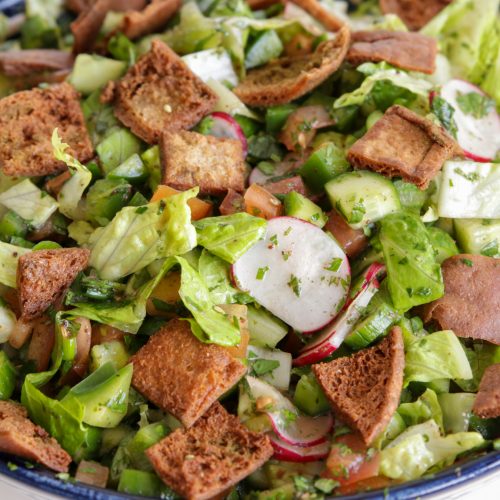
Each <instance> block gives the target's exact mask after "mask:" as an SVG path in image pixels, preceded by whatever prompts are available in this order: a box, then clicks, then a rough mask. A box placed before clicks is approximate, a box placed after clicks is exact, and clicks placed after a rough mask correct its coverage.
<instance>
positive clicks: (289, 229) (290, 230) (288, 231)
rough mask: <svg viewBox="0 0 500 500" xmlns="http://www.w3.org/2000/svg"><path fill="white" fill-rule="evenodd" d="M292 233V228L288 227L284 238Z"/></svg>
mask: <svg viewBox="0 0 500 500" xmlns="http://www.w3.org/2000/svg"><path fill="white" fill-rule="evenodd" d="M291 232H292V227H291V226H290V227H288V228H287V229H286V231H285V232H284V233H283V235H284V236H288V235H289V234H290V233H291Z"/></svg>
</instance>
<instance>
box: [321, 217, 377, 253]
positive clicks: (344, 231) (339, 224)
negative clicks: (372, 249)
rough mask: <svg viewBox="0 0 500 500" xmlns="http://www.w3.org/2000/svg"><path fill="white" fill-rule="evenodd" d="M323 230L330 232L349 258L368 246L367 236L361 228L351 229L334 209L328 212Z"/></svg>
mask: <svg viewBox="0 0 500 500" xmlns="http://www.w3.org/2000/svg"><path fill="white" fill-rule="evenodd" d="M324 230H325V231H330V233H332V235H333V237H334V238H335V239H336V240H337V242H338V244H339V245H340V246H341V247H342V249H343V250H344V252H345V253H346V255H347V256H348V257H349V258H351V259H352V258H354V257H356V256H358V255H359V254H360V253H361V252H362V251H363V250H364V249H365V248H366V247H367V246H368V238H367V237H366V236H365V233H364V232H363V230H362V229H353V228H352V227H351V226H349V224H347V222H346V221H345V220H344V218H343V217H342V216H341V215H340V214H339V213H338V212H337V211H336V210H332V211H331V212H329V213H328V222H327V223H326V225H325V227H324Z"/></svg>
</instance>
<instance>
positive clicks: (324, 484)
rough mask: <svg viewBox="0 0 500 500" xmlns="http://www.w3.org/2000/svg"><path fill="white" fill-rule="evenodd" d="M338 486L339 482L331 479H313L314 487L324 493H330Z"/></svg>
mask: <svg viewBox="0 0 500 500" xmlns="http://www.w3.org/2000/svg"><path fill="white" fill-rule="evenodd" d="M338 486H340V483H339V482H338V481H334V480H333V479H326V478H321V479H316V481H314V487H315V488H316V489H317V490H319V491H321V492H322V493H325V494H328V493H331V492H332V491H333V490H334V489H335V488H337V487H338Z"/></svg>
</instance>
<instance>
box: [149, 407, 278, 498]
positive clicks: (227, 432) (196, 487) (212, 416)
mask: <svg viewBox="0 0 500 500" xmlns="http://www.w3.org/2000/svg"><path fill="white" fill-rule="evenodd" d="M272 454H273V447H272V446H271V442H270V441H269V438H268V437H267V436H266V435H264V434H258V433H256V432H251V431H249V430H248V429H247V428H246V427H244V426H243V425H242V424H241V422H240V420H239V419H238V417H235V416H233V415H231V414H229V413H228V412H227V411H226V410H225V409H224V408H223V407H222V406H221V405H220V404H219V403H217V402H216V403H214V404H213V405H212V406H211V408H210V409H209V410H208V411H207V412H206V413H205V414H204V415H203V416H202V417H201V418H200V419H199V420H198V421H197V422H196V424H194V425H193V427H191V428H190V429H188V430H183V429H177V430H176V431H174V432H173V433H172V434H170V435H169V436H167V437H166V438H165V439H163V440H162V441H160V442H159V443H157V444H155V445H153V446H152V447H151V448H148V449H147V450H146V455H147V457H148V458H149V460H150V461H151V463H152V464H153V467H154V469H155V471H156V472H157V474H158V475H159V476H160V477H161V479H162V480H163V481H164V482H165V483H166V484H167V485H168V486H170V487H171V488H172V489H173V490H174V491H176V492H177V493H179V494H180V495H182V496H183V497H184V498H187V499H196V500H204V499H209V498H214V497H216V496H217V495H219V494H221V493H223V492H224V491H226V490H227V489H228V488H230V487H231V486H233V485H235V484H237V483H238V482H239V481H241V480H242V479H244V478H245V477H247V476H248V475H250V474H251V473H252V472H254V471H255V470H256V469H258V468H259V467H260V466H261V465H263V464H264V463H265V462H266V461H267V460H269V459H270V458H271V456H272Z"/></svg>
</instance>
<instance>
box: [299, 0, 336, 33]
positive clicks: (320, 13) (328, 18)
mask: <svg viewBox="0 0 500 500" xmlns="http://www.w3.org/2000/svg"><path fill="white" fill-rule="evenodd" d="M292 2H293V3H294V4H296V5H298V6H299V7H300V8H301V9H304V10H305V11H306V12H307V13H308V14H310V15H311V16H312V17H314V18H315V19H316V20H317V21H318V22H320V23H321V24H322V25H323V26H324V27H325V28H326V29H327V31H338V30H340V28H342V26H345V22H344V21H342V19H339V18H338V17H337V16H336V15H335V14H333V12H331V11H330V10H328V9H325V7H323V6H322V5H321V4H320V3H319V2H318V1H317V0H292Z"/></svg>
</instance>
